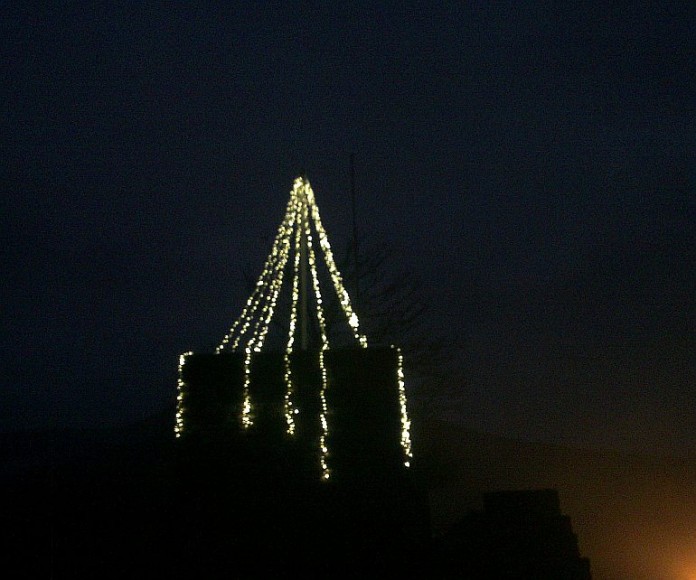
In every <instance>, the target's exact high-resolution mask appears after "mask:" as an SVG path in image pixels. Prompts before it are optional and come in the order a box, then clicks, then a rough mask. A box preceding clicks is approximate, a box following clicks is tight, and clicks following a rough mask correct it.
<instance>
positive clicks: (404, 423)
mask: <svg viewBox="0 0 696 580" xmlns="http://www.w3.org/2000/svg"><path fill="white" fill-rule="evenodd" d="M392 348H395V347H394V346H392ZM396 352H397V367H396V379H397V383H398V386H399V406H400V408H401V447H402V448H403V450H404V455H405V457H406V458H405V459H404V466H406V467H411V459H413V451H412V449H411V421H410V419H409V418H408V411H407V409H406V387H405V379H404V356H403V355H402V354H401V349H400V348H397V349H396Z"/></svg>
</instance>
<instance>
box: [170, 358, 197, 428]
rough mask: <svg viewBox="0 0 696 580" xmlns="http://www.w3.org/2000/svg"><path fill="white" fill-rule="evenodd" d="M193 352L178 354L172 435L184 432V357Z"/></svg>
mask: <svg viewBox="0 0 696 580" xmlns="http://www.w3.org/2000/svg"><path fill="white" fill-rule="evenodd" d="M190 354H193V353H192V352H191V351H189V352H185V353H183V354H181V355H179V372H178V378H177V382H176V391H177V392H176V418H175V423H174V435H175V437H181V434H182V433H183V432H184V387H185V386H186V383H185V382H184V365H185V364H186V357H187V356H189V355H190Z"/></svg>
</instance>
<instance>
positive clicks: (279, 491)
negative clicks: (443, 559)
mask: <svg viewBox="0 0 696 580" xmlns="http://www.w3.org/2000/svg"><path fill="white" fill-rule="evenodd" d="M172 416H173V415H172V414H169V413H164V414H162V415H160V416H156V417H152V418H150V419H149V420H147V421H144V422H141V423H137V424H134V425H127V426H122V427H112V428H109V429H95V430H58V431H33V432H22V433H4V434H0V449H2V456H1V457H0V459H1V464H0V465H1V466H2V477H1V478H0V484H1V485H2V491H3V493H2V498H3V499H2V513H3V515H4V517H3V519H4V521H5V525H4V527H3V536H4V537H3V538H2V545H3V547H4V551H5V552H6V556H7V557H6V558H5V561H6V562H11V561H12V560H13V559H14V560H16V561H18V562H21V563H22V565H23V566H24V567H25V571H26V572H27V575H26V577H49V575H48V571H49V570H50V569H51V567H52V566H54V567H55V566H57V564H60V559H61V558H68V559H70V558H72V563H73V564H74V563H75V562H81V563H82V564H84V569H83V570H82V572H83V576H84V577H87V576H89V575H90V574H93V573H95V570H98V566H99V565H100V563H99V561H97V562H95V561H90V559H89V558H82V556H83V555H82V554H80V553H76V552H72V553H71V552H70V550H71V549H73V550H74V549H76V548H74V546H72V547H71V542H73V544H74V545H78V544H79V543H80V541H81V540H82V539H84V537H85V536H86V535H87V536H89V537H90V538H91V540H92V541H91V543H90V544H89V545H90V547H91V549H92V550H93V551H94V553H98V554H101V555H102V556H103V554H110V556H109V557H110V558H112V559H113V561H118V560H120V559H122V558H123V559H125V560H127V561H130V562H132V563H133V566H135V562H137V561H139V560H141V561H143V559H145V560H147V561H148V562H149V563H150V565H151V566H153V567H155V568H156V570H157V572H158V573H168V574H171V575H172V576H173V577H176V574H177V573H179V574H180V573H182V571H183V570H185V569H186V570H192V569H194V568H195V567H193V568H192V566H193V563H192V562H185V561H183V560H182V559H181V557H178V556H177V557H174V556H172V554H171V548H172V546H173V545H177V542H179V545H181V541H182V540H181V537H182V535H184V536H185V535H187V534H191V537H190V538H189V539H187V540H186V541H185V542H184V544H183V545H190V546H194V545H195V546H198V547H200V546H201V545H203V546H205V549H206V551H207V555H206V557H207V558H209V559H210V558H213V557H214V556H215V554H216V553H218V552H225V551H226V550H227V551H228V550H229V546H227V545H225V544H224V541H223V540H224V538H226V537H227V536H225V535H224V534H220V533H219V532H218V531H217V530H219V529H223V530H224V529H225V526H226V525H227V526H229V522H225V521H218V520H216V517H217V516H216V514H215V513H207V514H205V517H203V515H202V514H201V513H198V512H196V510H197V509H199V508H200V509H204V508H203V507H202V506H201V504H200V502H199V499H198V498H199V496H200V495H201V494H202V493H203V491H205V493H206V494H207V495H208V496H211V495H215V494H217V498H218V500H216V501H219V502H221V503H220V504H219V505H220V506H222V507H224V508H225V509H230V510H240V509H241V507H240V506H243V505H244V502H243V501H239V498H237V497H235V489H234V488H232V487H229V484H230V482H234V481H236V480H237V479H238V477H239V474H238V473H227V474H224V473H223V474H221V473H220V470H212V471H209V472H206V471H205V469H211V464H207V467H206V464H205V462H204V463H200V464H199V465H197V466H196V470H195V473H194V470H189V471H187V472H186V473H188V476H189V479H186V478H183V479H182V478H178V479H172V477H171V476H172V473H173V470H175V468H176V466H177V451H176V449H177V446H176V442H175V441H174V440H173V437H172V431H171V429H172V419H171V417H172ZM413 439H414V444H415V453H416V456H417V457H420V458H421V461H420V463H419V465H420V468H419V469H418V470H417V471H416V473H415V477H416V480H417V483H418V485H422V486H423V487H424V489H426V490H427V495H428V502H429V506H430V518H431V523H432V531H433V536H434V539H435V546H437V541H438V539H439V538H442V537H443V536H444V534H446V532H447V531H448V530H449V529H451V528H452V526H454V525H455V524H456V523H457V522H458V521H460V520H461V519H462V518H463V517H464V516H465V515H466V514H467V513H469V512H470V511H471V510H479V509H481V507H482V497H483V494H484V493H486V492H489V491H492V490H523V489H542V488H553V489H556V490H558V493H559V495H560V501H561V506H562V509H563V512H564V513H565V514H568V516H570V518H571V520H572V525H573V529H574V531H575V533H576V534H577V535H578V539H579V545H580V551H581V553H582V555H583V556H586V557H589V559H590V562H591V567H592V573H593V578H595V580H629V579H632V580H647V579H650V580H661V579H664V580H676V579H678V578H681V577H688V575H687V573H688V571H689V570H693V569H694V567H696V550H694V545H693V522H694V521H696V465H694V463H693V462H691V461H690V460H688V459H686V458H670V457H651V456H640V455H635V454H626V453H621V452H619V451H611V450H590V449H577V448H569V447H563V446H556V445H548V444H542V443H532V442H521V441H516V440H511V439H505V438H500V437H494V436H491V435H486V434H482V433H477V432H475V431H471V430H468V429H465V428H463V427H461V426H459V425H456V424H453V423H448V422H444V421H436V420H430V421H427V422H418V423H417V424H414V432H413ZM178 473H179V474H180V473H181V472H178ZM221 476H222V479H221ZM249 477H252V476H251V475H249ZM215 481H221V482H224V483H225V485H227V487H224V486H222V487H221V486H217V485H215V484H214V483H213V482H215ZM206 482H207V483H206ZM264 485H267V486H268V487H269V492H270V491H272V490H273V489H274V488H275V489H276V495H277V496H278V501H281V500H282V499H283V498H286V499H288V498H294V500H295V502H296V506H295V511H291V512H289V517H294V516H296V515H297V514H298V513H300V511H301V510H305V511H307V510H309V511H311V510H310V508H309V507H308V506H307V505H306V504H303V502H302V498H299V500H298V496H297V494H296V493H294V492H295V491H296V490H293V489H292V488H291V487H287V486H284V485H283V482H282V481H279V480H272V479H271V480H268V481H266V482H265V483H264ZM201 486H208V487H207V488H206V489H205V490H204V489H203V488H202V487H201ZM153 498H154V499H153ZM175 500H176V501H175ZM197 502H198V503H197ZM225 502H227V504H226V503H225ZM174 506H178V507H181V506H184V508H186V506H188V508H186V509H188V512H187V511H186V509H184V510H183V511H181V510H179V509H172V508H173V507H174ZM261 508H262V506H250V505H249V506H246V508H245V509H247V510H248V511H249V512H251V511H253V510H256V512H255V513H257V514H261V513H263V514H264V515H263V517H264V518H266V522H265V524H264V525H262V526H260V527H259V528H258V530H260V531H261V533H263V534H265V535H268V537H269V538H272V537H273V533H272V528H273V517H274V515H273V513H271V511H269V510H266V511H264V510H263V509H261ZM224 511H225V510H222V511H220V513H223V512H224ZM303 513H304V512H303ZM133 514H137V517H131V516H132V515H133ZM162 514H168V515H167V517H166V518H165V520H164V521H163V520H162ZM242 516H243V514H240V517H242ZM247 516H249V513H247ZM187 517H188V518H189V519H188V523H187V521H186V518H187ZM303 517H304V516H303ZM307 517H308V519H307V520H305V523H307V522H309V521H310V520H311V517H310V516H307ZM182 518H183V519H182ZM191 518H193V520H192V519H191ZM201 518H203V519H201ZM366 518H367V516H366ZM194 520H195V522H198V524H202V523H205V526H207V527H206V528H205V529H197V530H196V529H195V526H194V527H192V526H191V524H192V522H193V521H194ZM119 526H121V527H120V528H119ZM124 526H125V528H124ZM163 530H164V532H163ZM269 531H270V532H269ZM100 537H101V538H103V539H104V542H108V541H109V539H113V538H120V539H121V540H124V542H123V543H122V544H121V545H120V546H119V545H113V546H109V545H103V544H102V543H100V541H99V540H98V539H99V538H100ZM251 540H252V538H251V537H249V538H248V541H249V542H251ZM314 540H316V541H318V538H316V537H315V538H314ZM248 547H249V544H244V543H243V542H242V544H240V545H238V546H237V548H236V549H237V551H238V553H240V554H241V553H242V552H244V550H246V549H247V548H248ZM285 547H286V550H287V553H286V554H285V555H286V557H287V558H291V557H292V556H293V555H294V553H293V552H292V550H291V548H296V547H297V546H294V545H293V546H291V545H290V544H287V545H286V546H285ZM324 548H327V546H324ZM119 549H120V550H121V553H119ZM278 549H279V546H278V545H276V546H275V550H276V551H278ZM327 549H328V548H327ZM269 550H271V551H273V550H274V547H273V546H269ZM114 552H115V553H114ZM309 553H314V552H312V551H311V550H310V552H309ZM146 557H147V558H146ZM690 558H691V560H690ZM68 563H70V562H68ZM258 565H261V564H260V563H259V564H258ZM187 566H188V568H187ZM95 567H96V568H95ZM55 569H57V568H55ZM124 569H126V570H131V568H130V567H128V566H125V568H124ZM223 572H224V573H229V570H225V571H223V570H221V571H220V573H221V574H223ZM79 576H80V574H79V573H76V572H75V573H73V577H79ZM18 577H20V576H18ZM55 577H60V576H59V575H58V576H55ZM101 577H105V575H104V571H103V570H101ZM239 577H244V576H239ZM247 577H248V576H247Z"/></svg>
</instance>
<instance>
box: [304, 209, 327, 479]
mask: <svg viewBox="0 0 696 580" xmlns="http://www.w3.org/2000/svg"><path fill="white" fill-rule="evenodd" d="M305 236H306V238H307V249H308V252H307V254H308V259H309V269H310V271H311V272H312V286H313V288H314V297H315V299H316V303H317V319H318V320H319V334H320V335H321V350H320V351H319V370H320V371H321V390H320V391H319V400H320V402H321V415H320V417H319V420H320V422H321V435H320V436H319V452H320V453H319V463H320V465H321V477H322V479H324V480H328V479H329V478H330V477H331V469H329V465H328V463H327V461H328V456H329V449H328V447H327V437H328V434H329V424H328V414H329V408H328V405H327V402H326V389H327V387H328V377H327V373H326V365H325V364H324V352H325V351H327V350H329V337H328V335H327V334H326V320H325V319H324V306H323V304H322V298H321V288H320V286H319V275H318V273H317V261H316V256H315V254H314V243H313V241H312V232H311V229H310V226H309V220H306V223H305Z"/></svg>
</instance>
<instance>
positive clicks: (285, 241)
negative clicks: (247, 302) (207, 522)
mask: <svg viewBox="0 0 696 580" xmlns="http://www.w3.org/2000/svg"><path fill="white" fill-rule="evenodd" d="M292 203H293V210H294V211H292V212H291V213H290V219H289V221H288V223H287V224H286V227H285V229H284V230H283V237H282V243H281V246H280V249H279V258H278V260H277V261H276V262H275V265H274V266H275V267H274V272H273V279H272V282H271V285H270V288H269V291H268V292H267V293H266V294H265V301H264V305H263V308H262V309H261V314H260V317H259V318H258V319H257V320H256V324H255V325H254V330H253V333H252V336H251V338H250V339H249V342H247V344H246V347H245V349H244V387H243V391H242V396H243V402H242V426H243V427H244V428H245V429H248V428H249V427H251V425H252V424H253V417H252V402H251V389H250V387H251V361H252V353H258V352H261V349H262V348H263V344H264V342H265V339H266V334H267V333H268V328H269V325H270V321H271V318H273V312H274V311H275V306H276V302H277V300H278V295H279V294H280V289H281V287H282V285H283V278H284V276H283V274H284V271H285V266H286V264H287V261H288V255H289V251H290V238H291V237H292V229H293V226H294V224H295V219H296V215H297V211H295V210H296V208H297V198H296V196H292Z"/></svg>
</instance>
